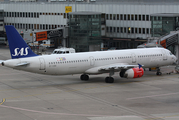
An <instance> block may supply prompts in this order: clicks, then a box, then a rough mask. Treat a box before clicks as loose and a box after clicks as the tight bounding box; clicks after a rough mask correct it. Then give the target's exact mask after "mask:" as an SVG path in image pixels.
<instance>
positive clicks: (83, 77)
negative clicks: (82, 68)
mask: <svg viewBox="0 0 179 120" xmlns="http://www.w3.org/2000/svg"><path fill="white" fill-rule="evenodd" d="M80 79H81V80H83V81H88V80H89V76H88V75H86V74H83V75H81V76H80Z"/></svg>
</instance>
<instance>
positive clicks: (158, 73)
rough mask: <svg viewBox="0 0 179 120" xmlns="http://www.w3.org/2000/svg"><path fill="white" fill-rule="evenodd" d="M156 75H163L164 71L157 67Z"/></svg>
mask: <svg viewBox="0 0 179 120" xmlns="http://www.w3.org/2000/svg"><path fill="white" fill-rule="evenodd" d="M156 75H162V72H160V68H159V67H158V68H157V73H156Z"/></svg>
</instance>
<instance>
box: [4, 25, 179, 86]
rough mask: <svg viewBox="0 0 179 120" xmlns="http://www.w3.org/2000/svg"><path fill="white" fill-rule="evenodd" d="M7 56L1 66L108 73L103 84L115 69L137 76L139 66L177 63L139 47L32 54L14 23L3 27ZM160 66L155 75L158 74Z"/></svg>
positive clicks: (159, 50) (64, 72)
mask: <svg viewBox="0 0 179 120" xmlns="http://www.w3.org/2000/svg"><path fill="white" fill-rule="evenodd" d="M5 29H6V34H7V38H8V42H9V48H10V53H11V58H12V59H9V60H5V61H1V65H2V66H6V67H10V68H13V69H17V70H23V71H28V72H32V73H40V74H46V75H69V74H82V75H81V76H80V79H81V80H83V81H87V80H89V75H96V74H102V73H109V76H107V77H106V78H105V82H106V83H113V82H114V78H113V77H112V76H113V75H114V73H115V72H119V76H120V77H122V78H139V77H142V76H143V74H144V69H143V68H152V67H158V68H159V67H161V66H167V65H171V64H173V63H176V62H177V58H176V57H175V56H174V55H173V54H172V53H171V52H170V51H169V50H167V49H165V48H142V49H126V50H112V51H95V52H81V53H73V54H51V55H37V54H35V53H34V52H33V51H32V50H31V49H30V48H29V46H28V45H27V44H26V42H25V41H24V40H23V38H22V37H21V36H20V35H19V33H18V32H17V30H16V29H15V28H14V26H11V25H8V26H5ZM139 63H140V64H139ZM161 74H162V73H161V72H160V69H158V71H157V75H161Z"/></svg>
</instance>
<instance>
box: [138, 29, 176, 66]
mask: <svg viewBox="0 0 179 120" xmlns="http://www.w3.org/2000/svg"><path fill="white" fill-rule="evenodd" d="M151 44H152V46H151ZM153 44H154V45H153ZM158 44H159V45H158ZM142 46H143V47H146V48H147V47H160V46H162V47H164V48H167V49H169V50H171V52H172V53H173V54H175V55H176V57H177V58H178V59H179V31H171V32H170V33H169V34H166V35H163V36H160V37H150V38H148V42H147V43H145V44H143V45H140V46H138V48H141V47H142ZM178 64H179V63H178Z"/></svg>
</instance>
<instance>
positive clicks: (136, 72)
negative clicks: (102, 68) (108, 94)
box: [124, 68, 144, 78]
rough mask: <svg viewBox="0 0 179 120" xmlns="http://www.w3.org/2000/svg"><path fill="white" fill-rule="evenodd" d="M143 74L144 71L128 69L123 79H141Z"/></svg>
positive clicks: (141, 69)
mask: <svg viewBox="0 0 179 120" xmlns="http://www.w3.org/2000/svg"><path fill="white" fill-rule="evenodd" d="M143 74H144V69H143V68H140V69H139V68H132V69H129V70H127V71H126V72H125V73H124V77H125V78H139V77H142V76H143Z"/></svg>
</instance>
